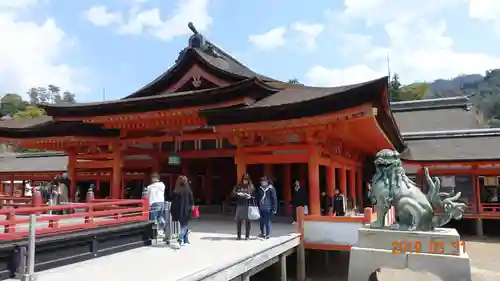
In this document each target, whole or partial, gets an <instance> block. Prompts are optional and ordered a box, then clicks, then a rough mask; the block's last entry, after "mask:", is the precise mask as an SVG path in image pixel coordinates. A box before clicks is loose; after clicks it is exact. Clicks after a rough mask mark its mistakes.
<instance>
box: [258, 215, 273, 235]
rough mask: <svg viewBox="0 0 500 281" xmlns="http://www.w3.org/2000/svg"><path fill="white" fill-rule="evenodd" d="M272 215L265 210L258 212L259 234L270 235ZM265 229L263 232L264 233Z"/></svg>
mask: <svg viewBox="0 0 500 281" xmlns="http://www.w3.org/2000/svg"><path fill="white" fill-rule="evenodd" d="M272 215H273V213H272V212H271V211H267V210H260V220H259V222H260V234H263V235H269V234H270V233H271V217H272ZM264 229H265V232H264Z"/></svg>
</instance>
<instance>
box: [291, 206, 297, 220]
mask: <svg viewBox="0 0 500 281" xmlns="http://www.w3.org/2000/svg"><path fill="white" fill-rule="evenodd" d="M297 207H298V206H295V205H292V221H294V222H296V221H297Z"/></svg>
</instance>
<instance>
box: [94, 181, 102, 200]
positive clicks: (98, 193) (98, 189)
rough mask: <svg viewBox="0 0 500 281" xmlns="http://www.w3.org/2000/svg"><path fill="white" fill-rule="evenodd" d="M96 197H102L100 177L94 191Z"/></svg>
mask: <svg viewBox="0 0 500 281" xmlns="http://www.w3.org/2000/svg"><path fill="white" fill-rule="evenodd" d="M94 197H97V198H99V197H101V180H100V179H98V180H96V182H95V192H94Z"/></svg>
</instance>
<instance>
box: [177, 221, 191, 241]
mask: <svg viewBox="0 0 500 281" xmlns="http://www.w3.org/2000/svg"><path fill="white" fill-rule="evenodd" d="M188 223H189V221H187V220H183V221H179V225H180V227H181V229H180V231H179V239H178V240H179V244H182V243H184V244H189V227H188Z"/></svg>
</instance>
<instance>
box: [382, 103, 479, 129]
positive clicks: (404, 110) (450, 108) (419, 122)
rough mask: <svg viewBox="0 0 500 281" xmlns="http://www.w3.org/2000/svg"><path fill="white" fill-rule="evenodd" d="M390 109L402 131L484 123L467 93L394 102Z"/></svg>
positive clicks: (460, 126) (457, 127) (477, 127)
mask: <svg viewBox="0 0 500 281" xmlns="http://www.w3.org/2000/svg"><path fill="white" fill-rule="evenodd" d="M391 110H392V112H393V115H394V118H395V119H396V123H397V124H398V126H399V129H400V131H401V132H424V131H441V130H460V129H464V130H465V129H479V128H484V127H485V126H484V125H483V124H482V120H481V118H480V115H479V114H478V113H477V112H476V110H475V108H474V107H473V106H472V102H471V101H470V100H469V99H468V98H467V97H452V98H439V99H426V100H418V101H404V102H392V103H391Z"/></svg>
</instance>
